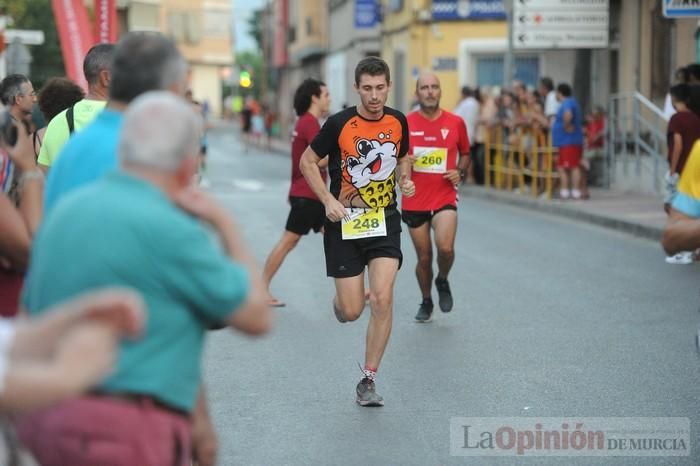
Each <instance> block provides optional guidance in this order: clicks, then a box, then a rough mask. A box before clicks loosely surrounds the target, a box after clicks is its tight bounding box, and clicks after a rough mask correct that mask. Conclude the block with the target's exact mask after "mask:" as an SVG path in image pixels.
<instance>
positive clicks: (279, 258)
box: [263, 79, 331, 307]
mask: <svg viewBox="0 0 700 466" xmlns="http://www.w3.org/2000/svg"><path fill="white" fill-rule="evenodd" d="M330 103H331V99H330V96H329V95H328V88H327V87H326V85H325V84H324V83H322V82H321V81H317V80H315V79H307V80H306V81H304V82H303V83H301V85H300V86H299V87H298V88H297V90H296V93H295V94H294V110H295V112H296V114H297V116H299V120H297V123H296V125H295V126H294V133H293V134H292V185H291V186H290V188H289V204H290V205H291V210H290V211H289V217H287V225H286V226H285V229H284V233H282V238H280V240H279V241H278V242H277V244H276V245H275V247H274V248H273V249H272V252H270V255H269V256H268V257H267V260H266V261H265V267H264V269H263V280H264V281H265V286H267V293H268V304H269V305H270V306H276V307H282V306H284V305H285V304H284V302H282V301H280V300H279V299H277V298H275V297H273V296H272V295H271V294H270V281H271V280H272V277H274V276H275V273H277V270H279V268H280V266H281V265H282V262H284V259H285V257H287V254H289V252H290V251H291V250H292V249H294V248H295V247H296V245H297V243H298V242H299V240H300V239H301V237H302V236H304V235H306V234H307V233H309V231H311V230H312V229H313V230H314V231H315V232H316V233H318V232H320V231H322V229H323V223H324V221H325V220H326V209H325V208H324V207H323V204H322V203H321V201H319V200H318V197H317V196H316V194H314V192H313V191H312V190H311V188H310V187H309V185H308V184H307V183H306V180H305V179H304V175H302V174H301V170H299V160H300V159H301V154H302V153H303V152H304V150H306V148H307V147H308V145H309V144H311V141H313V139H314V138H315V137H316V135H317V134H318V132H319V130H320V129H321V126H320V125H319V123H318V119H319V118H320V117H321V116H322V115H325V114H327V113H328V107H329V106H330ZM327 164H328V159H327V158H326V159H323V160H322V161H321V162H320V163H319V167H321V177H322V179H323V180H324V182H325V180H326V171H325V166H326V165H327Z"/></svg>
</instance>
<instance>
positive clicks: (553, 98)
mask: <svg viewBox="0 0 700 466" xmlns="http://www.w3.org/2000/svg"><path fill="white" fill-rule="evenodd" d="M538 90H539V91H540V95H541V96H542V98H543V99H545V100H544V114H545V116H546V117H547V118H548V119H549V120H550V122H551V121H552V120H553V119H554V117H555V116H557V112H558V111H559V101H558V100H557V93H556V91H555V90H554V82H553V81H552V78H548V77H543V78H541V79H540V84H539V86H538Z"/></svg>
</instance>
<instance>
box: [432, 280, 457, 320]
mask: <svg viewBox="0 0 700 466" xmlns="http://www.w3.org/2000/svg"><path fill="white" fill-rule="evenodd" d="M435 288H437V290H438V296H439V299H438V303H439V304H440V310H441V311H442V312H450V311H451V310H452V305H453V302H452V292H451V291H450V284H449V282H448V281H447V279H446V278H440V277H438V278H436V279H435Z"/></svg>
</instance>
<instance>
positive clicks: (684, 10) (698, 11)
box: [663, 0, 700, 18]
mask: <svg viewBox="0 0 700 466" xmlns="http://www.w3.org/2000/svg"><path fill="white" fill-rule="evenodd" d="M663 2H664V16H665V17H667V18H688V17H693V16H700V4H698V2H689V1H688V0H663ZM691 3H692V4H691Z"/></svg>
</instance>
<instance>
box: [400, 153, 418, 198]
mask: <svg viewBox="0 0 700 466" xmlns="http://www.w3.org/2000/svg"><path fill="white" fill-rule="evenodd" d="M412 166H413V158H412V157H401V158H400V159H399V163H398V165H397V168H398V172H399V173H398V175H399V189H400V190H401V193H402V194H403V195H404V196H406V197H411V196H413V195H414V194H415V193H416V185H415V184H414V183H413V181H412V180H411V171H412V168H411V167H412Z"/></svg>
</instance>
